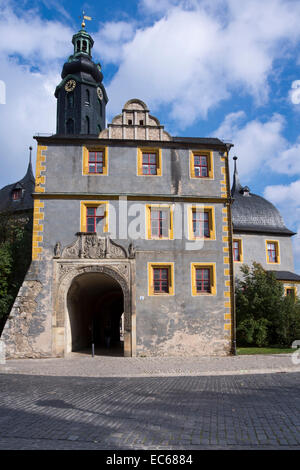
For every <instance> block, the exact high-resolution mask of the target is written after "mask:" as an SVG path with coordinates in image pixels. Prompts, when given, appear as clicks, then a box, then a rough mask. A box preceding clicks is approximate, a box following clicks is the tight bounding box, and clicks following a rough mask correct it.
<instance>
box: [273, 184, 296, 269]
mask: <svg viewBox="0 0 300 470" xmlns="http://www.w3.org/2000/svg"><path fill="white" fill-rule="evenodd" d="M264 196H265V197H266V198H267V199H269V200H270V201H271V202H273V203H274V204H275V205H276V206H277V207H278V209H279V210H280V211H281V214H282V215H283V217H284V220H285V222H286V224H287V226H288V227H289V228H291V229H293V230H294V231H295V232H297V235H295V236H294V237H293V246H294V254H295V268H296V270H297V271H298V272H300V179H299V180H296V181H294V182H292V183H290V184H287V185H283V184H279V185H274V186H267V187H266V189H265V191H264Z"/></svg>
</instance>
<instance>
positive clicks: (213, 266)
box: [191, 262, 217, 297]
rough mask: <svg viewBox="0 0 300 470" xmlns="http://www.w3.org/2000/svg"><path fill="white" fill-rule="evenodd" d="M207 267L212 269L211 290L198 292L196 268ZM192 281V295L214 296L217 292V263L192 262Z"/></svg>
mask: <svg viewBox="0 0 300 470" xmlns="http://www.w3.org/2000/svg"><path fill="white" fill-rule="evenodd" d="M197 268H205V269H209V270H210V280H211V283H210V285H211V292H197V286H196V269H197ZM191 283H192V296H193V297H197V296H203V295H208V296H214V295H216V294H217V281H216V263H198V262H196V263H191Z"/></svg>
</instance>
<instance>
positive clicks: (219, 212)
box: [2, 28, 233, 357]
mask: <svg viewBox="0 0 300 470" xmlns="http://www.w3.org/2000/svg"><path fill="white" fill-rule="evenodd" d="M73 45H74V53H73V55H72V56H70V58H69V59H68V62H66V64H65V65H64V67H63V71H62V81H61V83H60V84H59V85H58V86H57V88H56V91H55V96H56V98H57V133H56V134H55V135H52V136H49V137H41V136H38V137H36V140H37V160H36V174H35V180H36V182H35V189H34V193H33V199H34V222H33V248H32V264H31V267H30V269H29V271H28V273H27V276H26V278H25V280H24V283H23V285H22V287H21V289H20V292H19V295H18V297H17V298H16V300H15V303H14V306H13V309H12V311H11V314H10V316H9V318H8V320H7V323H6V326H5V329H4V331H3V335H2V339H3V340H4V341H5V344H6V351H7V356H8V357H60V356H64V355H66V354H68V353H70V352H72V351H79V350H87V349H89V348H90V347H91V344H92V343H93V344H95V347H96V352H97V350H99V351H106V352H107V351H117V352H118V353H120V354H121V355H124V356H136V355H152V356H163V355H177V356H178V355H181V356H184V355H210V354H213V355H226V354H229V353H230V352H231V350H232V344H233V329H232V324H233V262H232V231H231V212H230V211H231V208H230V203H231V195H230V183H229V170H228V153H229V150H230V147H231V145H230V144H226V143H224V142H222V141H221V140H219V139H216V138H187V137H173V136H171V135H170V134H168V133H167V132H166V131H165V130H164V126H163V125H161V124H160V122H159V120H158V119H157V118H156V117H154V116H152V115H151V114H150V112H149V110H148V107H147V105H146V104H145V103H144V102H143V101H141V100H138V99H131V100H129V101H128V102H127V103H126V104H125V105H124V107H123V109H122V110H121V112H120V114H119V115H117V116H116V117H114V118H113V119H112V122H111V124H108V126H107V127H105V107H106V103H107V101H108V98H107V94H106V91H105V88H104V86H103V83H102V79H103V75H102V72H101V66H100V64H96V63H95V62H93V60H92V56H91V52H92V46H93V40H92V38H91V36H90V35H89V34H88V33H87V32H86V31H85V29H84V28H83V29H82V30H80V31H79V32H78V33H77V34H75V35H74V36H73Z"/></svg>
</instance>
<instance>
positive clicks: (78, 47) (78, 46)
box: [76, 40, 80, 52]
mask: <svg viewBox="0 0 300 470" xmlns="http://www.w3.org/2000/svg"><path fill="white" fill-rule="evenodd" d="M76 51H77V52H80V41H79V40H78V41H77V42H76Z"/></svg>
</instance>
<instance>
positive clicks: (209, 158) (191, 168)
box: [190, 150, 214, 180]
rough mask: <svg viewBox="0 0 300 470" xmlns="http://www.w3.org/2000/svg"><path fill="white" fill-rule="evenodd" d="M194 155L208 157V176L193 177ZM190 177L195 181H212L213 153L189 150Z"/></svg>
mask: <svg viewBox="0 0 300 470" xmlns="http://www.w3.org/2000/svg"><path fill="white" fill-rule="evenodd" d="M195 155H196V156H197V155H201V156H205V157H208V159H207V162H208V176H201V177H199V176H196V175H195V166H194V157H195ZM190 177H191V178H195V179H197V180H202V179H203V180H209V179H210V180H212V179H214V159H213V152H212V151H211V150H190Z"/></svg>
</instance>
